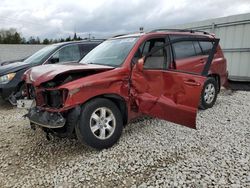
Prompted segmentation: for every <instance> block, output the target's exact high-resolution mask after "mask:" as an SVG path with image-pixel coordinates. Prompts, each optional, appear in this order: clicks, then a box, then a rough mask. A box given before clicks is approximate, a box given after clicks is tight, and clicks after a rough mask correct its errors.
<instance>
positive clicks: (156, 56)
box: [22, 30, 227, 149]
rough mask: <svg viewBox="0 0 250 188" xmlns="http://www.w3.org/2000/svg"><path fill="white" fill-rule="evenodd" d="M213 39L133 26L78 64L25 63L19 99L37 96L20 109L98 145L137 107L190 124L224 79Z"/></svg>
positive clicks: (113, 137) (47, 126)
mask: <svg viewBox="0 0 250 188" xmlns="http://www.w3.org/2000/svg"><path fill="white" fill-rule="evenodd" d="M218 43H219V39H217V38H215V37H214V36H213V35H210V34H208V33H203V32H194V31H188V30H185V31H181V30H180V31H179V30H178V31H176V30H163V31H153V32H149V33H138V34H131V35H124V36H118V37H113V38H111V39H109V40H106V41H105V42H103V43H102V44H100V45H99V46H98V47H96V48H95V49H94V50H92V51H91V52H90V53H89V54H88V55H86V56H85V57H84V58H83V59H82V60H81V61H80V64H77V65H70V64H68V65H54V66H51V65H48V66H46V65H45V66H40V67H35V68H32V69H30V70H28V71H27V72H26V73H25V75H24V79H25V81H26V83H27V91H28V93H27V94H28V98H29V99H30V100H25V101H26V102H28V101H32V99H35V102H36V103H33V105H32V107H31V108H30V109H29V112H28V114H27V117H28V118H29V120H30V122H31V124H32V126H33V125H38V126H39V127H42V128H43V130H44V131H46V132H47V133H53V134H56V135H58V136H62V137H66V136H72V134H74V133H76V136H77V138H78V140H79V141H80V142H82V143H85V144H87V145H89V146H91V147H94V148H99V149H102V148H108V147H111V146H112V145H113V144H115V143H116V142H117V140H118V139H119V137H120V136H121V134H122V129H123V126H124V125H126V124H127V123H128V122H130V121H131V120H132V119H134V118H138V117H140V116H142V115H148V116H152V117H157V118H160V119H164V120H167V121H171V122H174V123H177V124H181V125H184V126H187V127H190V128H196V113H197V108H198V105H199V103H200V105H201V106H202V107H203V108H208V107H211V106H212V105H213V104H214V102H215V100H216V97H217V94H218V92H219V88H220V86H222V85H224V84H225V83H226V81H227V71H226V59H225V58H224V56H223V53H222V51H221V49H220V47H219V45H218ZM200 99H201V102H200ZM25 101H23V103H22V104H23V106H24V107H25V106H26V107H28V105H26V104H27V103H25Z"/></svg>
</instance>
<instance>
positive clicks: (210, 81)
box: [199, 77, 219, 110]
mask: <svg viewBox="0 0 250 188" xmlns="http://www.w3.org/2000/svg"><path fill="white" fill-rule="evenodd" d="M209 86H212V87H213V88H214V97H213V99H211V100H206V99H205V96H206V88H207V87H209ZM218 91H219V88H218V83H217V82H216V80H215V79H214V78H213V77H209V78H207V80H206V81H205V83H204V86H203V89H202V92H201V98H200V105H199V108H200V109H202V110H206V109H208V108H212V107H213V105H214V103H215V102H216V99H217V95H218Z"/></svg>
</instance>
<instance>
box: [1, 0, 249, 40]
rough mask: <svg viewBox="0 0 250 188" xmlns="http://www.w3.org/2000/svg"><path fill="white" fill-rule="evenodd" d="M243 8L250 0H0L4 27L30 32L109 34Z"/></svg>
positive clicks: (45, 34)
mask: <svg viewBox="0 0 250 188" xmlns="http://www.w3.org/2000/svg"><path fill="white" fill-rule="evenodd" d="M242 13H250V0H196V1H194V0H174V1H170V0H106V1H104V0H71V1H69V0H39V1H37V0H0V29H8V28H16V29H17V31H18V32H20V33H21V34H22V36H23V37H26V38H28V37H30V36H33V37H37V36H38V37H40V38H41V39H44V38H61V37H68V36H71V37H72V36H73V34H74V32H76V33H77V34H78V35H79V36H81V37H82V38H85V37H88V35H89V33H90V34H91V36H95V37H96V38H106V37H110V36H113V35H115V34H121V33H128V32H136V31H138V30H139V27H144V30H150V29H154V28H166V27H169V26H171V25H177V24H182V23H190V22H194V21H200V20H205V19H209V18H217V17H223V16H229V15H235V14H242Z"/></svg>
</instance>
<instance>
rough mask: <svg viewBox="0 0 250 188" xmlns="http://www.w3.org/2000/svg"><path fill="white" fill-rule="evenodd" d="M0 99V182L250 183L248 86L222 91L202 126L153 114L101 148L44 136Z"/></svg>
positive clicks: (116, 184) (205, 113)
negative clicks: (170, 121) (193, 127)
mask: <svg viewBox="0 0 250 188" xmlns="http://www.w3.org/2000/svg"><path fill="white" fill-rule="evenodd" d="M23 114H25V110H20V109H16V108H12V107H11V106H10V105H8V104H7V103H4V102H3V101H1V102H0V134H1V136H0V187H21V186H23V187H38V186H40V187H48V186H50V187H51V186H55V187H89V186H92V187H137V186H139V187H147V186H153V187H250V92H243V91H241V92H233V93H232V92H230V91H222V92H221V94H220V95H219V98H218V101H217V103H216V105H215V106H214V107H213V108H212V109H208V110H206V111H199V113H198V120H197V124H198V129H197V130H192V129H189V128H186V127H182V126H179V125H177V126H176V125H174V124H172V123H169V122H166V121H162V120H157V119H150V120H144V121H141V122H138V123H133V124H129V125H128V126H127V127H126V128H125V129H124V132H123V135H122V138H121V139H120V141H119V143H118V144H116V145H115V146H114V147H112V148H110V149H107V150H102V151H96V150H93V149H89V148H86V147H84V146H81V145H80V144H79V143H78V142H77V141H76V140H74V139H59V138H53V139H52V140H51V141H47V140H46V138H45V136H44V134H43V133H42V131H40V130H36V131H33V130H31V129H30V128H29V125H28V121H27V120H24V119H23V118H22V115H23Z"/></svg>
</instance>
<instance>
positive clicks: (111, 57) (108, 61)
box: [80, 37, 138, 67]
mask: <svg viewBox="0 0 250 188" xmlns="http://www.w3.org/2000/svg"><path fill="white" fill-rule="evenodd" d="M137 39H138V38H137V37H133V38H120V39H110V40H107V41H105V42H103V43H101V44H100V45H99V46H97V47H96V48H94V49H93V50H92V51H91V52H89V53H88V54H87V55H86V56H85V57H84V58H83V59H82V60H81V61H80V63H82V64H99V65H109V66H113V67H118V66H119V65H121V64H122V63H123V62H124V60H125V58H126V57H127V55H128V53H129V52H130V50H131V49H132V48H133V46H134V44H135V43H136V41H137Z"/></svg>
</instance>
